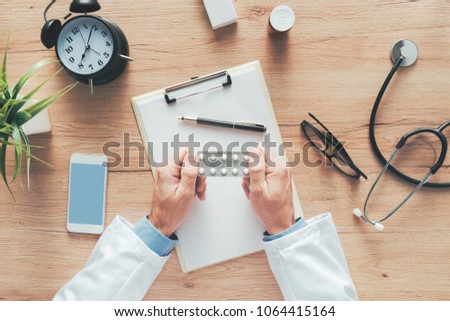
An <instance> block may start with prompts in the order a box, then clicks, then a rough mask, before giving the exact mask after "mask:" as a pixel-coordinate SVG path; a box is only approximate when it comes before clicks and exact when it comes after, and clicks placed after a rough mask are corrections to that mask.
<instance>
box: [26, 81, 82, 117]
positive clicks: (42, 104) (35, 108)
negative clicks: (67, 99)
mask: <svg viewBox="0 0 450 321" xmlns="http://www.w3.org/2000/svg"><path fill="white" fill-rule="evenodd" d="M77 84H78V83H74V84H71V85H69V86H67V87H65V88H63V89H61V90H60V91H58V92H57V93H56V94H55V95H52V96H48V97H47V98H44V99H43V100H41V101H38V102H37V103H35V104H33V105H31V106H28V107H27V108H24V109H23V110H22V111H24V112H27V113H29V114H30V115H31V117H34V116H36V115H37V114H39V113H40V112H41V111H43V110H44V109H45V108H47V107H48V106H50V105H51V104H53V103H54V102H55V101H57V100H58V99H59V98H61V97H62V96H64V94H66V93H67V92H68V91H70V90H71V89H72V88H73V87H75V86H76V85H77Z"/></svg>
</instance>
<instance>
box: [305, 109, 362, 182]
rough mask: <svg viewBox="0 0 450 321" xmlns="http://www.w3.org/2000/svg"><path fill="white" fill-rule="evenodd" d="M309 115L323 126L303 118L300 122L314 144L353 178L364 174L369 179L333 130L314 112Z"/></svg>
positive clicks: (342, 171) (335, 165) (340, 169)
mask: <svg viewBox="0 0 450 321" xmlns="http://www.w3.org/2000/svg"><path fill="white" fill-rule="evenodd" d="M308 115H309V116H310V117H311V118H312V119H314V120H315V121H316V122H317V123H318V124H319V125H320V126H321V127H322V128H321V129H318V128H316V127H315V126H314V125H312V124H311V123H310V122H308V121H306V120H303V121H302V123H301V124H300V127H301V129H302V131H303V132H304V133H305V135H306V137H307V138H308V140H309V141H310V142H311V143H312V145H313V146H314V147H315V148H316V149H317V150H318V151H319V152H320V153H322V154H323V155H324V156H325V157H326V158H327V159H328V160H329V161H330V162H331V163H332V164H333V167H335V168H337V169H338V170H339V171H340V172H341V173H343V174H345V175H347V176H350V177H353V178H360V177H361V176H362V177H364V178H365V179H367V176H366V175H365V174H364V173H363V172H362V171H361V170H360V169H359V168H358V167H357V166H356V165H355V163H354V162H353V161H352V159H351V158H350V156H349V154H348V153H347V151H346V150H345V148H344V146H343V145H342V144H341V142H340V141H339V140H338V139H337V138H336V137H335V136H334V135H333V134H332V133H331V131H330V130H329V129H328V128H326V127H325V125H323V124H322V123H321V122H320V121H319V120H318V119H317V118H316V117H314V115H313V114H311V113H308Z"/></svg>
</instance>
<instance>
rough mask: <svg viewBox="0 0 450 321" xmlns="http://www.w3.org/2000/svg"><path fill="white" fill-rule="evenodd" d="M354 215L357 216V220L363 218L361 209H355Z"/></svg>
mask: <svg viewBox="0 0 450 321" xmlns="http://www.w3.org/2000/svg"><path fill="white" fill-rule="evenodd" d="M353 214H355V216H356V217H357V218H361V216H362V215H363V213H362V212H361V210H360V209H359V208H355V209H353Z"/></svg>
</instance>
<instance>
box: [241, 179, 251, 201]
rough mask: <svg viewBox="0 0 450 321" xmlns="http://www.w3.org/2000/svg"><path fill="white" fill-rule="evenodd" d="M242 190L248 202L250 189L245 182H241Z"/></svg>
mask: <svg viewBox="0 0 450 321" xmlns="http://www.w3.org/2000/svg"><path fill="white" fill-rule="evenodd" d="M241 185H242V189H243V190H244V192H245V196H247V198H248V199H249V200H250V188H249V186H248V183H247V182H246V181H245V180H242V183H241Z"/></svg>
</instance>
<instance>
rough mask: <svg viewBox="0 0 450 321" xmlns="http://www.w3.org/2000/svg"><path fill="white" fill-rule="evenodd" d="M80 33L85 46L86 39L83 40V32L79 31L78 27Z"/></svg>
mask: <svg viewBox="0 0 450 321" xmlns="http://www.w3.org/2000/svg"><path fill="white" fill-rule="evenodd" d="M80 35H81V39H83V42H84V46H85V47H87V43H86V40H84V37H83V33H82V32H81V29H80Z"/></svg>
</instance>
